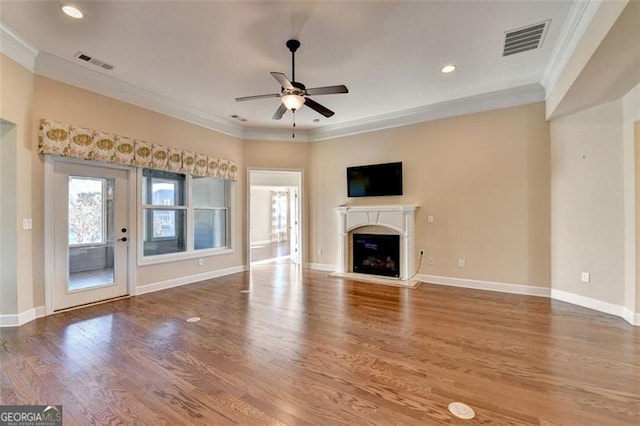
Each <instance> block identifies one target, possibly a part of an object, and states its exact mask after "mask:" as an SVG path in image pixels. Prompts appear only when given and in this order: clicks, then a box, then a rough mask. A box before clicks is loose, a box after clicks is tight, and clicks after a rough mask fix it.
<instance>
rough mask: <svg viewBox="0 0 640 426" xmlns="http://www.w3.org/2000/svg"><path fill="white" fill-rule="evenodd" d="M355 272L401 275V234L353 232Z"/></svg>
mask: <svg viewBox="0 0 640 426" xmlns="http://www.w3.org/2000/svg"><path fill="white" fill-rule="evenodd" d="M352 236H353V243H352V247H353V272H356V273H359V274H371V275H384V276H386V277H395V278H399V277H400V236H399V235H385V234H356V233H353V234H352Z"/></svg>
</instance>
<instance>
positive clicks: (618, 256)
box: [550, 101, 625, 306]
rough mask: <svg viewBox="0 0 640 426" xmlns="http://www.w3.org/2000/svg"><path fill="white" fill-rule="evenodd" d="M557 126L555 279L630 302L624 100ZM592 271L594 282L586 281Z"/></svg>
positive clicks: (571, 288)
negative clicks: (626, 266) (626, 285)
mask: <svg viewBox="0 0 640 426" xmlns="http://www.w3.org/2000/svg"><path fill="white" fill-rule="evenodd" d="M550 126H551V152H552V167H551V175H552V190H551V200H552V202H551V204H552V209H551V234H552V245H551V247H552V249H551V259H552V285H553V288H554V290H561V291H565V292H569V293H573V294H576V295H579V296H585V297H589V298H593V299H597V300H600V301H604V302H609V303H612V304H615V305H620V306H621V305H623V304H624V280H625V275H624V242H625V240H624V238H625V230H624V226H625V225H624V174H623V155H622V153H623V144H622V140H623V138H622V103H621V102H620V101H614V102H610V103H607V104H604V105H600V106H597V107H594V108H591V109H588V110H585V111H582V112H579V113H575V114H572V115H569V116H566V117H563V118H560V119H557V120H553V121H552V122H551V124H550ZM581 272H589V273H590V275H591V277H590V278H591V282H589V283H583V282H581V276H580V275H581Z"/></svg>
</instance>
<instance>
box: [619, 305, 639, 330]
mask: <svg viewBox="0 0 640 426" xmlns="http://www.w3.org/2000/svg"><path fill="white" fill-rule="evenodd" d="M622 318H624V319H625V320H626V321H627V322H628V323H629V324H631V325H637V326H640V314H639V313H634V312H633V311H632V310H631V309H629V308H626V307H625V308H622Z"/></svg>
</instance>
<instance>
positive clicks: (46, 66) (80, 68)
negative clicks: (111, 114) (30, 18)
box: [35, 52, 243, 138]
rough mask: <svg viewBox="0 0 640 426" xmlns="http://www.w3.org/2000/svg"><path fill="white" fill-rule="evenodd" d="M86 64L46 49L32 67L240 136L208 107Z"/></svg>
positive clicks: (240, 132) (235, 126)
mask: <svg viewBox="0 0 640 426" xmlns="http://www.w3.org/2000/svg"><path fill="white" fill-rule="evenodd" d="M89 66H91V65H87V66H84V65H81V64H78V63H75V62H72V61H69V60H66V59H63V58H59V57H57V56H54V55H51V54H49V53H46V52H40V54H39V56H38V61H37V63H36V69H35V71H36V73H37V74H40V75H43V76H45V77H49V78H52V79H54V80H57V81H61V82H63V83H67V84H70V85H72V86H76V87H80V88H82V89H86V90H90V91H92V92H95V93H99V94H101V95H104V96H108V97H110V98H114V99H118V100H121V101H124V102H128V103H131V104H134V105H137V106H139V107H142V108H146V109H148V110H151V111H155V112H159V113H161V114H165V115H168V116H170V117H174V118H177V119H179V120H183V121H185V122H187V123H192V124H197V125H199V126H203V127H206V128H208V129H212V130H215V131H217V132H220V133H223V134H226V135H230V136H234V137H236V138H242V136H243V129H242V127H241V126H239V125H238V124H236V123H234V122H232V121H231V120H230V119H228V120H227V119H224V118H220V117H218V116H215V115H213V114H210V113H209V112H207V111H203V110H200V109H198V108H195V107H192V106H190V105H186V104H184V103H181V102H180V101H177V100H174V99H170V98H168V97H165V96H162V95H159V94H157V93H154V92H151V91H148V90H145V89H142V88H140V87H138V86H134V85H132V84H129V83H126V82H124V81H122V80H118V79H116V78H113V77H111V76H110V75H107V74H106V73H108V71H99V70H98V69H97V68H96V69H90V68H88V67H89Z"/></svg>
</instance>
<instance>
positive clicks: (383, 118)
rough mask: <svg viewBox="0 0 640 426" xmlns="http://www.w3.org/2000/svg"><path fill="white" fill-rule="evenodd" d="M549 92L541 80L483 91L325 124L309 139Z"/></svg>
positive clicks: (504, 104)
mask: <svg viewBox="0 0 640 426" xmlns="http://www.w3.org/2000/svg"><path fill="white" fill-rule="evenodd" d="M544 98H545V92H544V89H543V88H542V86H540V84H538V83H533V84H526V85H523V86H518V87H513V88H509V89H503V90H497V91H494V92H488V93H482V94H478V95H474V96H467V97H463V98H458V99H453V100H450V101H444V102H439V103H435V104H431V105H424V106H421V107H417V108H411V109H407V110H403V111H398V112H393V113H389V114H382V115H377V116H373V117H369V118H363V119H360V120H353V121H349V122H346V123H340V124H335V125H332V126H324V127H321V128H318V129H313V130H311V131H309V139H310V140H312V141H321V140H325V139H332V138H337V137H342V136H348V135H356V134H359V133H366V132H372V131H375V130H383V129H390V128H394V127H400V126H406V125H409V124H416V123H424V122H427V121H434V120H441V119H444V118H449V117H457V116H460V115H465V114H473V113H477V112H483V111H491V110H496V109H502V108H510V107H515V106H520V105H527V104H532V103H536V102H542V101H544Z"/></svg>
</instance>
